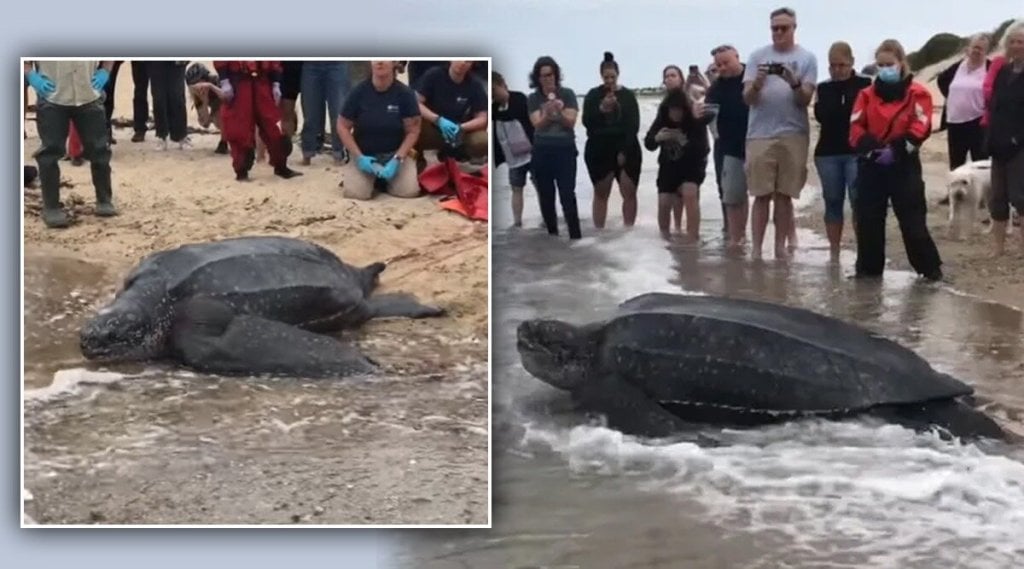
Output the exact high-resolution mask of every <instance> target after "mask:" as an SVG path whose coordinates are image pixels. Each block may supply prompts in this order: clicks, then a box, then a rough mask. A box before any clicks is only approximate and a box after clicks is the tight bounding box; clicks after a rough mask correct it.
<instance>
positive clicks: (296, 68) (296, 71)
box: [281, 61, 302, 101]
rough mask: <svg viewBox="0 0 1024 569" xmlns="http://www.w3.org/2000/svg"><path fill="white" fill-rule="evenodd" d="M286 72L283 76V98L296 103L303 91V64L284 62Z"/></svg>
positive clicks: (282, 63) (282, 64) (299, 62)
mask: <svg viewBox="0 0 1024 569" xmlns="http://www.w3.org/2000/svg"><path fill="white" fill-rule="evenodd" d="M281 66H282V67H284V72H283V73H282V74H281V98H282V99H288V100H289V101H296V100H298V98H299V91H301V90H302V62H301V61H282V62H281Z"/></svg>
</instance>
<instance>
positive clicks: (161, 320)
mask: <svg viewBox="0 0 1024 569" xmlns="http://www.w3.org/2000/svg"><path fill="white" fill-rule="evenodd" d="M384 268H385V265H384V263H373V264H371V265H368V266H366V267H355V266H351V265H348V264H346V263H344V262H342V260H341V259H339V258H338V257H337V256H336V255H335V254H334V253H332V252H330V251H328V250H327V249H325V248H323V247H321V246H319V245H316V244H313V243H309V242H306V241H302V240H299V239H292V238H287V237H238V238H233V239H225V240H221V241H213V242H207V243H196V244H189V245H184V246H181V247H178V248H176V249H171V250H167V251H161V252H157V253H153V254H151V255H149V256H148V257H146V258H144V259H143V260H142V261H141V262H140V263H139V265H138V266H136V267H135V268H134V269H133V270H132V271H131V272H130V273H129V274H128V276H127V277H126V278H125V280H124V284H123V286H122V288H121V289H120V290H119V291H118V293H117V294H116V295H115V297H114V300H113V301H112V302H111V303H110V304H109V305H107V306H106V307H104V308H102V309H100V310H99V311H98V313H97V314H96V315H95V316H94V317H92V318H91V319H90V320H89V321H88V322H86V323H85V325H84V326H83V327H82V329H81V333H80V344H81V350H82V354H83V355H84V356H85V357H86V358H88V359H90V360H121V361H124V360H153V359H165V358H166V359H172V360H175V361H177V362H179V363H182V364H185V365H186V366H188V367H191V368H193V369H196V370H198V371H202V372H209V373H219V374H225V375H235V374H276V375H284V376H302V377H329V376H345V375H353V374H360V373H369V372H372V371H374V370H376V369H377V365H376V363H375V362H373V361H372V360H370V359H369V358H367V357H365V356H364V355H362V354H361V353H360V352H359V351H357V350H356V349H355V348H353V347H351V346H347V345H345V344H343V343H341V342H339V341H338V340H336V339H334V338H332V337H330V336H328V335H325V334H329V333H333V332H339V331H341V330H344V329H351V328H356V327H358V326H360V325H361V324H363V323H365V322H366V321H368V320H370V319H372V318H380V317H408V318H424V317H432V316H441V315H443V314H444V313H445V311H444V310H443V309H441V308H436V307H432V306H426V305H423V304H420V303H419V302H418V301H417V300H416V299H415V298H414V297H413V296H411V295H408V294H404V293H394V294H381V295H374V296H371V293H372V292H373V291H374V289H375V288H376V286H377V284H378V281H379V276H380V273H381V271H383V270H384Z"/></svg>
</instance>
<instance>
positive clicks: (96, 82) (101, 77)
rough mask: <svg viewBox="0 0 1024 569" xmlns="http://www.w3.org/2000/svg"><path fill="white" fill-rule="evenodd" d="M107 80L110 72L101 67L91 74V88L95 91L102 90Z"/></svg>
mask: <svg viewBox="0 0 1024 569" xmlns="http://www.w3.org/2000/svg"><path fill="white" fill-rule="evenodd" d="M107 81H110V72H109V71H107V70H106V69H103V68H102V67H100V68H99V69H97V70H96V73H93V74H92V88H93V89H96V90H97V91H102V90H103V88H104V87H106V86H107Z"/></svg>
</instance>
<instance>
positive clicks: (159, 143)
mask: <svg viewBox="0 0 1024 569" xmlns="http://www.w3.org/2000/svg"><path fill="white" fill-rule="evenodd" d="M156 149H157V150H167V139H166V138H158V139H157V140H156Z"/></svg>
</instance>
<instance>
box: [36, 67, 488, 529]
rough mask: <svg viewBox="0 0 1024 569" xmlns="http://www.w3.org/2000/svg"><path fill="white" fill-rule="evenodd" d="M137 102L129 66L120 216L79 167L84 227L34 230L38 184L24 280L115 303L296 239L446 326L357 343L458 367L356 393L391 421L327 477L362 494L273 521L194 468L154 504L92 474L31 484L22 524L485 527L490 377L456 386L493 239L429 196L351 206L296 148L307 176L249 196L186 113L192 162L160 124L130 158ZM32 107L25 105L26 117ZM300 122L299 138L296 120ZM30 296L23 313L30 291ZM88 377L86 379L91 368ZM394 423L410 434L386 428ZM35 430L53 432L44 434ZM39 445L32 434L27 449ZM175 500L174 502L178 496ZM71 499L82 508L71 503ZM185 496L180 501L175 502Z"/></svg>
mask: <svg viewBox="0 0 1024 569" xmlns="http://www.w3.org/2000/svg"><path fill="white" fill-rule="evenodd" d="M204 63H206V64H207V65H208V66H209V65H210V63H211V62H209V61H204ZM400 78H401V77H400ZM183 88H184V86H183ZM133 89H134V86H133V84H132V74H131V68H130V62H125V63H124V64H123V65H122V66H121V69H120V72H119V74H118V78H117V85H116V91H115V107H114V115H113V121H114V124H115V127H114V138H115V139H116V144H115V145H113V147H112V151H113V157H112V160H111V165H112V170H113V188H114V189H113V199H114V203H115V204H116V206H117V207H118V208H119V209H120V215H119V216H117V217H113V218H99V217H96V216H95V215H94V214H93V208H94V200H95V197H94V193H93V186H92V182H91V176H90V170H89V165H88V162H86V163H84V164H83V165H81V166H74V165H72V163H71V162H70V161H67V160H64V161H61V163H60V167H61V178H62V182H66V184H67V186H69V187H65V188H64V189H62V191H61V199H62V201H63V202H64V203H65V205H66V206H68V207H69V208H70V209H71V210H72V211H73V212H74V217H75V223H74V224H73V225H72V226H71V227H69V228H66V229H50V228H47V227H46V226H45V225H44V224H43V221H42V220H41V219H40V217H39V208H40V205H41V204H40V191H39V188H38V181H37V182H36V184H35V187H34V188H28V189H24V207H23V222H24V232H23V244H24V264H25V268H24V269H23V270H25V271H29V270H31V269H32V264H33V263H34V262H35V260H37V259H40V258H46V259H47V260H50V259H71V260H75V261H78V262H80V263H82V262H84V263H88V264H90V265H95V266H97V267H100V268H101V270H102V271H103V276H102V279H101V282H102V286H101V290H95V291H89V293H88V294H89V297H90V298H89V300H90V302H94V303H95V305H98V304H100V303H102V302H103V301H105V300H106V299H109V298H110V297H112V295H113V294H114V292H115V291H116V289H117V288H118V286H119V285H120V284H121V279H122V278H123V276H124V275H125V274H126V272H127V271H128V270H129V269H130V268H131V267H132V266H134V265H135V264H136V263H138V261H139V260H140V259H141V258H142V257H144V256H145V255H147V254H149V253H152V252H154V251H158V250H165V249H168V248H173V247H176V246H179V245H182V244H186V243H194V242H203V241H208V240H214V239H222V238H231V237H239V236H245V235H280V236H289V237H295V238H301V239H306V240H310V241H313V242H315V243H318V244H320V245H322V246H325V247H327V248H328V249H330V250H332V251H333V252H335V253H336V254H338V256H339V257H340V258H341V259H342V260H343V261H345V262H347V263H350V264H354V265H367V264H370V263H374V262H379V261H383V262H386V263H387V269H386V270H385V271H384V272H383V273H382V274H381V284H380V287H379V289H378V290H379V292H381V293H386V292H396V291H402V292H409V293H413V294H415V295H416V296H417V297H418V298H419V299H420V300H421V301H422V302H424V303H427V304H434V305H438V306H441V307H443V308H445V309H446V311H447V314H446V315H445V316H443V317H441V318H428V319H423V320H409V319H384V320H381V321H373V322H370V323H368V324H367V325H366V326H364V327H363V328H362V329H361V330H360V331H359V335H360V336H363V337H366V338H370V339H371V340H372V339H373V338H374V337H375V336H381V335H383V336H387V337H401V336H403V335H406V334H408V335H410V336H413V337H420V338H426V337H435V338H439V340H438V341H439V342H447V343H450V344H451V345H450V346H447V345H446V347H445V350H446V351H450V352H452V353H451V354H445V355H441V354H440V353H438V354H430V356H431V357H430V358H426V359H424V360H423V361H419V362H416V361H414V362H411V363H410V365H409V367H410V370H406V369H401V370H399V372H400V374H399V377H400V378H401V381H398V382H390V383H388V384H387V386H385V387H383V388H381V389H380V391H378V392H376V393H375V392H373V390H369V391H368V392H366V393H363V392H359V391H358V390H357V391H356V392H355V395H353V401H354V400H356V395H358V398H359V400H360V401H362V400H366V401H369V403H367V405H368V406H372V407H374V408H380V411H377V412H375V413H374V415H375V416H376V417H375V420H376V421H379V422H375V423H374V425H377V426H372V428H371V427H370V426H364V427H360V428H361V429H362V430H363V431H366V433H367V434H366V439H365V440H366V441H367V442H366V446H365V448H363V446H361V445H354V446H353V448H351V449H349V450H347V451H345V452H346V453H351V454H341V455H339V456H338V457H336V460H334V459H332V461H331V462H329V464H331V465H334V464H337V466H336V468H337V471H331V472H328V473H325V475H329V476H338V475H339V474H340V476H341V478H342V479H344V478H345V477H346V476H348V475H351V476H354V477H356V478H359V479H361V480H363V482H362V484H360V485H358V486H357V489H356V490H354V491H353V490H345V486H344V485H342V487H341V490H337V491H335V490H332V492H331V493H330V496H331V498H330V499H328V498H325V497H324V496H323V494H324V492H326V491H327V490H326V489H325V488H317V487H302V486H303V484H299V486H300V487H299V488H297V489H294V490H289V492H294V494H288V495H284V494H282V495H281V496H276V497H275V496H273V495H272V494H273V492H271V493H270V495H269V496H266V497H264V498H266V500H267V501H269V500H270V499H271V498H275V499H277V501H278V502H279V503H286V504H291V506H289V507H288V508H283V509H280V510H272V509H269V508H264V507H263V505H261V504H260V503H258V502H257V503H255V504H252V510H251V511H240V510H242V508H240V505H241V504H239V502H238V496H237V495H236V494H234V493H232V492H231V491H230V488H231V485H232V479H233V477H234V476H235V475H234V474H232V473H231V472H230V471H224V472H221V473H218V474H217V475H216V476H221V477H222V478H221V479H217V480H219V483H220V484H221V486H218V489H219V491H220V493H219V494H218V493H217V492H211V491H210V489H209V488H208V487H206V488H204V487H203V486H202V485H201V484H199V483H196V482H195V481H194V480H192V479H191V478H190V476H191V474H190V472H192V471H191V470H190V468H192V467H191V466H189V465H188V464H174V465H173V468H169V469H168V474H167V476H168V479H167V480H165V481H164V482H163V483H162V484H163V485H164V486H166V487H167V489H168V492H167V493H157V494H153V495H150V494H147V493H145V492H142V491H141V490H140V488H139V487H134V486H133V484H137V482H135V481H133V480H132V479H125V480H122V481H120V482H117V479H116V478H115V479H114V480H115V483H114V484H113V485H111V482H110V481H109V480H107V481H105V483H104V482H101V481H98V480H97V481H95V485H92V483H90V482H89V480H90V478H89V477H88V476H86V475H85V474H84V473H83V474H75V473H69V474H67V475H65V474H62V475H61V476H62V477H63V476H68V477H70V478H69V479H67V480H64V481H63V482H61V481H60V480H57V481H54V482H50V481H48V480H47V479H45V478H43V479H40V478H35V479H34V480H30V479H29V477H28V476H27V475H26V486H27V487H28V488H29V490H30V491H31V493H32V494H33V496H34V500H33V501H32V502H31V503H30V507H29V508H28V509H27V510H26V511H27V514H28V515H30V516H31V517H32V518H33V519H34V520H36V521H38V522H39V523H43V524H46V523H95V519H94V518H95V517H96V516H95V515H94V513H95V512H94V511H93V510H96V511H100V512H101V514H102V519H103V520H105V521H104V522H102V523H127V524H136V523H176V522H174V521H173V520H175V519H180V520H188V521H187V522H184V523H255V524H261V523H286V524H290V523H317V524H323V523H332V524H338V523H353V524H420V523H425V524H442V525H447V524H455V525H461V524H474V525H476V524H486V523H488V521H489V512H488V504H489V487H488V481H489V465H488V460H489V452H488V448H489V419H488V417H489V405H490V403H489V400H488V394H489V389H488V385H487V375H486V373H483V372H477V371H473V372H472V373H471V374H469V377H471V378H472V379H469V380H467V379H466V377H465V372H463V371H459V370H463V369H464V368H465V367H466V366H467V365H469V366H474V365H477V364H479V366H480V369H486V365H487V355H488V352H487V346H488V310H489V298H488V255H489V245H488V229H487V224H486V223H479V222H474V221H471V220H468V219H466V218H464V217H462V216H460V215H458V214H456V213H453V212H451V211H448V210H445V209H442V208H441V207H440V206H439V204H438V199H437V198H435V197H431V196H422V197H419V198H415V199H402V198H394V197H391V196H388V195H381V196H378V197H376V198H375V199H373V200H370V201H365V202H362V201H357V200H352V199H347V198H344V197H343V196H342V188H341V187H339V184H343V183H344V179H343V172H342V166H339V165H336V164H335V163H334V162H333V160H332V158H331V155H330V153H325V154H318V155H317V156H315V157H314V158H313V161H312V164H311V165H309V166H303V165H302V164H301V151H300V150H299V145H298V143H297V142H296V144H295V150H294V152H293V153H292V155H291V156H290V157H289V166H290V167H291V168H293V169H294V170H297V171H299V172H301V173H302V174H303V175H302V176H300V177H296V178H293V179H290V180H285V179H282V178H280V177H277V176H275V175H274V174H273V169H272V167H271V166H270V165H269V164H267V163H266V162H262V163H257V164H256V166H255V167H254V168H253V170H252V172H251V173H250V177H251V181H249V182H238V181H236V180H235V176H234V172H233V171H232V168H231V158H230V156H228V155H220V154H215V153H214V148H215V147H216V145H217V143H218V141H219V133H217V131H216V130H209V131H205V132H204V129H202V128H200V126H199V125H198V120H197V117H196V112H195V110H194V109H192V107H191V101H190V100H188V126H189V127H190V130H191V132H192V134H191V135H190V136H191V142H192V144H193V148H192V149H186V150H182V149H179V148H178V147H177V145H176V144H174V143H170V144H169V149H168V150H165V151H160V150H157V149H156V138H155V133H154V131H153V130H152V123H150V129H151V130H149V131H148V132H147V133H146V135H147V136H146V140H145V141H144V142H141V143H133V142H131V140H130V139H131V136H132V133H133V131H132V128H131V127H130V126H125V125H130V121H131V114H132V94H133ZM33 102H34V97H33V96H32V95H31V94H30V98H29V101H28V103H33ZM151 106H152V105H151ZM299 107H301V105H299ZM297 111H298V114H299V125H300V128H301V125H302V113H301V108H299V109H297ZM33 118H34V115H33V113H29V116H28V120H26V121H25V124H26V131H27V134H28V138H27V139H25V141H24V152H23V160H24V163H25V164H26V165H35V159H34V158H33V156H32V153H33V152H34V151H35V150H36V149H37V148H38V145H39V138H38V135H37V131H36V126H35V122H34V120H33ZM328 133H329V131H328ZM26 282H28V281H26ZM26 286H28V285H26ZM23 294H24V295H25V298H26V299H27V298H28V296H29V291H27V290H26V291H23ZM26 302H27V300H26ZM76 317H77V315H76ZM26 320H27V318H26ZM30 328H31V331H32V332H36V331H39V330H43V331H44V332H45V330H46V324H45V323H40V322H28V321H26V322H25V329H26V338H28V335H29V332H30ZM45 333H51V332H45ZM62 341H63V340H62ZM71 342H72V340H67V341H66V343H71ZM72 355H74V354H72ZM445 358H447V360H445ZM442 360H445V361H442ZM448 360H450V361H448ZM474 362H475V363H474ZM25 364H26V366H25V367H26V370H27V369H29V368H30V364H32V365H34V366H36V367H38V365H39V364H38V362H30V361H29V358H28V356H27V355H26V361H25ZM79 365H82V366H86V364H85V362H81V363H80V364H79ZM406 374H408V375H407V376H406ZM449 378H451V379H450V380H449ZM23 381H24V384H25V387H26V389H28V388H29V387H32V388H38V387H41V385H39V384H38V383H36V384H33V383H32V382H33V381H35V382H43V384H44V385H45V383H46V382H47V381H50V380H49V377H48V376H46V375H44V376H43V377H35V378H33V379H30V378H29V374H28V372H27V371H26V376H25V379H24V380H23ZM374 398H377V399H378V400H379V401H374V400H373V399H374ZM439 417H440V418H443V419H445V420H444V421H442V420H441V419H439ZM388 421H390V422H391V423H394V425H399V426H401V427H402V428H398V427H397V426H392V427H387V426H386V425H387V424H388V423H387V422H388ZM379 425H384V426H379ZM39 428H40V429H43V430H44V431H45V429H46V428H49V426H46V425H43V426H41V427H39ZM337 428H338V429H341V426H338V427H337ZM35 436H36V438H37V439H38V437H39V436H41V435H39V434H38V433H37V434H36V435H35ZM346 436H347V435H346ZM29 440H30V434H29V425H28V420H27V419H26V443H25V444H26V447H27V446H28V445H29V442H27V441H29ZM352 444H354V443H352ZM225 452H230V450H226V451H225ZM26 462H28V458H27V455H26ZM26 467H27V465H26ZM281 468H283V467H281ZM249 474H250V475H251V476H253V477H254V478H252V479H251V480H250V481H249V482H250V483H251V484H253V483H254V484H257V485H264V484H267V483H268V482H267V480H265V479H262V478H260V476H261V475H260V473H259V472H257V471H255V470H254V471H252V472H249ZM267 476H270V475H269V474H268V475H267ZM175 481H176V482H175ZM370 481H372V482H370ZM307 482H310V481H307ZM325 484H326V483H325ZM174 487H177V490H174V491H171V490H170V489H171V488H174ZM349 488H351V485H349ZM225 489H227V490H228V491H225ZM68 492H74V493H75V495H76V496H78V498H76V499H74V500H65V499H62V497H64V498H66V497H67V496H69V494H67V493H68ZM175 492H177V493H178V494H175ZM282 492H283V490H282ZM190 493H191V494H192V495H189V494H190ZM179 494H180V495H181V497H180V498H178V497H175V496H178V495H179ZM297 504H298V505H301V504H306V506H303V507H299V506H297ZM315 504H321V506H320V508H321V510H320V513H318V514H316V515H315V516H314V515H311V514H309V513H308V511H307V510H309V511H311V508H312V507H313V505H315ZM202 520H207V521H202ZM297 520H301V521H297ZM177 523H181V522H177Z"/></svg>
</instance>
